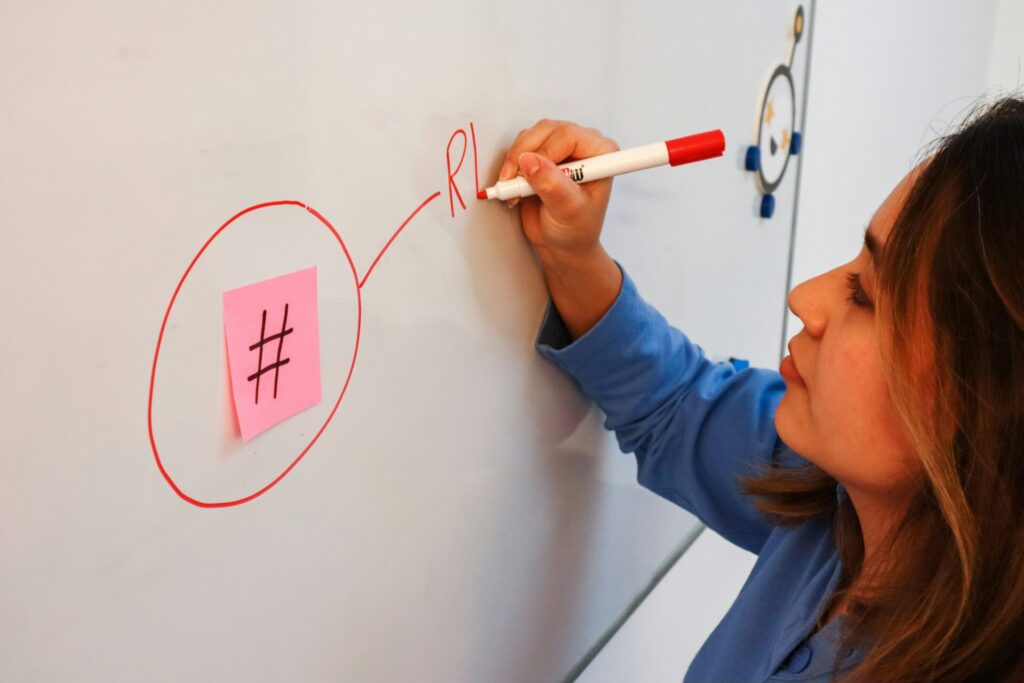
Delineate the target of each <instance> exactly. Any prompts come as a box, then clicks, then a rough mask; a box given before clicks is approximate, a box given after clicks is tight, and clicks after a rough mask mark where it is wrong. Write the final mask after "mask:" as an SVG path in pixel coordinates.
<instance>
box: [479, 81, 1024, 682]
mask: <svg viewBox="0 0 1024 683" xmlns="http://www.w3.org/2000/svg"><path fill="white" fill-rule="evenodd" d="M936 142H937V144H936V147H935V149H934V150H933V153H931V154H930V156H928V157H927V158H925V160H924V161H923V162H921V163H920V164H919V165H918V166H917V167H915V168H914V169H913V170H912V171H911V172H910V173H909V174H908V175H907V176H906V177H905V178H903V180H901V181H900V183H899V184H898V185H897V186H896V187H895V188H894V189H893V191H892V193H891V194H890V195H889V196H888V197H887V198H886V199H885V201H884V202H883V203H882V205H881V206H880V207H879V208H878V211H877V212H876V213H875V215H874V217H873V219H872V221H871V223H870V225H869V226H868V229H867V231H866V233H865V244H864V247H863V248H862V249H861V251H860V253H859V254H857V256H856V257H855V258H854V259H853V260H852V261H850V262H849V263H846V264H843V265H842V266H840V267H838V268H836V269H834V270H831V271H829V272H826V273H823V274H822V275H819V276H818V277H816V278H814V279H812V280H809V281H807V282H804V283H802V284H800V285H799V286H798V287H796V288H795V289H794V290H793V291H792V292H791V293H790V296H789V299H788V304H789V307H790V309H791V310H792V311H793V313H794V314H796V315H797V316H799V317H800V319H801V320H802V322H803V324H804V328H803V330H801V331H800V333H799V334H797V335H796V336H795V337H794V338H793V339H792V340H791V342H790V352H791V354H792V356H791V360H790V359H789V358H787V359H784V361H783V364H782V367H781V369H782V371H783V373H784V374H785V375H786V377H785V379H783V377H781V376H780V374H779V373H777V372H774V371H770V370H766V369H760V368H747V369H744V370H742V371H736V370H735V369H734V368H733V367H732V365H730V364H728V363H717V364H716V363H711V362H709V361H708V360H707V359H706V358H705V356H704V353H703V351H702V349H700V347H699V346H696V345H695V344H693V343H692V342H690V340H689V339H688V338H687V337H686V336H685V335H684V334H683V333H682V332H680V331H679V330H677V329H675V328H673V327H671V326H670V325H668V323H667V322H666V321H665V320H664V318H663V317H662V316H661V315H660V314H658V312H657V311H655V310H654V309H653V308H652V307H651V306H650V305H649V304H647V303H646V302H644V301H643V299H642V298H641V297H640V296H639V294H638V293H637V291H636V287H635V285H634V284H633V282H632V280H631V278H630V277H629V276H628V274H626V273H625V272H624V271H623V270H622V269H621V266H620V265H619V264H618V263H617V262H616V261H614V260H613V259H612V258H611V257H610V256H609V255H608V254H607V253H606V252H605V251H604V249H603V248H602V246H601V244H600V241H599V236H600V232H601V226H602V223H603V221H604V215H605V210H606V208H607V205H608V200H609V196H610V193H611V180H610V179H609V180H601V181H596V182H591V183H587V184H583V185H577V184H575V183H573V182H572V181H571V180H569V179H568V178H566V177H565V176H564V175H562V174H561V173H559V172H558V171H557V170H556V169H555V164H556V163H558V162H561V161H563V160H565V159H567V158H584V157H588V156H593V155H595V154H601V153H605V152H609V151H613V150H615V149H617V148H618V147H617V145H616V144H615V142H614V141H612V140H610V139H608V138H606V137H604V136H603V135H602V134H601V133H599V132H598V131H596V130H594V129H591V128H582V127H580V126H577V125H575V124H572V123H567V122H559V121H550V120H543V121H540V122H539V123H537V124H536V125H534V126H533V127H532V128H530V129H528V130H524V131H523V132H522V133H520V135H519V136H518V137H517V138H516V140H515V141H514V143H513V144H512V146H511V148H510V149H509V151H508V155H507V157H506V160H505V164H504V166H503V168H502V170H501V172H500V174H499V177H500V179H507V178H511V177H513V176H514V175H515V174H516V173H522V174H523V175H524V176H525V177H526V179H527V180H528V181H529V183H530V184H531V185H532V186H533V187H534V189H535V190H536V191H537V196H536V197H528V198H526V199H524V200H522V203H521V205H520V212H521V217H522V225H523V231H524V233H525V235H526V237H527V238H528V239H529V241H530V242H531V243H532V244H533V246H534V248H535V249H536V252H537V254H538V257H539V260H540V263H541V265H542V268H543V272H544V278H545V281H546V283H547V287H548V290H549V293H550V295H551V302H550V303H549V306H548V311H547V315H546V317H545V319H544V322H543V324H542V327H541V330H540V334H539V335H538V339H537V348H538V351H539V352H540V353H541V354H542V355H544V356H545V357H546V358H548V359H549V360H551V361H552V362H553V363H555V364H556V365H558V366H559V367H560V368H562V369H563V370H564V371H565V372H567V373H569V374H570V375H571V376H573V377H574V378H575V379H576V380H577V381H578V382H579V384H580V386H581V388H582V389H583V391H584V392H586V393H587V395H588V396H590V397H591V398H592V399H593V400H594V401H595V402H596V403H597V404H598V405H599V407H601V409H602V410H603V411H604V412H605V414H606V415H607V421H606V423H605V424H606V426H607V427H608V428H609V429H613V430H615V433H616V437H617V438H618V440H619V444H620V446H621V448H622V450H623V451H624V452H633V453H635V455H636V458H637V464H638V480H639V481H640V483H641V484H643V485H644V486H646V487H648V488H650V489H651V490H653V491H655V492H656V493H658V494H660V495H662V496H664V497H666V498H668V499H669V500H672V501H674V502H676V503H677V504H679V505H681V506H682V507H684V508H686V509H687V510H689V511H691V512H693V513H694V514H695V515H697V516H698V517H699V518H700V519H701V520H702V521H703V522H704V523H705V524H707V525H708V526H709V527H711V528H712V529H714V530H715V531H716V532H718V533H720V534H721V535H723V536H724V537H725V538H727V539H728V540H730V541H732V542H733V543H736V544H737V545H739V546H741V547H743V548H746V549H748V550H750V551H752V552H754V553H756V554H757V555H758V560H757V563H756V564H755V566H754V569H753V571H752V572H751V575H750V577H749V578H748V580H747V582H746V584H745V585H744V587H743V589H742V591H741V592H740V594H739V596H738V597H737V599H736V601H735V603H734V604H733V605H732V607H731V608H730V610H729V612H728V613H727V614H726V616H725V617H724V618H723V619H722V621H721V623H720V624H719V625H718V627H717V628H716V629H715V630H714V632H713V633H712V634H711V636H710V637H709V638H708V640H707V642H705V644H704V645H703V647H702V648H701V650H700V652H699V653H698V654H697V656H696V658H695V659H694V661H693V663H692V664H691V666H690V669H689V671H688V672H687V676H686V679H685V680H686V681H715V682H721V681H729V682H738V681H766V680H787V681H793V680H801V681H829V680H840V679H841V680H844V681H871V682H872V683H877V682H886V681H1024V637H1022V634H1024V101H1022V100H1021V99H1017V98H1005V99H1002V100H1000V101H998V102H996V103H995V104H993V105H991V106H988V107H986V108H984V109H983V110H981V111H980V112H977V113H975V114H974V115H972V116H970V117H969V118H968V119H967V122H966V123H965V124H963V125H962V126H961V128H960V129H959V130H957V131H956V132H955V133H953V134H951V135H949V136H947V137H945V138H942V139H940V140H937V141H936ZM515 202H516V200H512V201H511V202H510V205H514V204H515ZM790 363H792V366H791V365H790ZM792 368H795V370H794V369H792Z"/></svg>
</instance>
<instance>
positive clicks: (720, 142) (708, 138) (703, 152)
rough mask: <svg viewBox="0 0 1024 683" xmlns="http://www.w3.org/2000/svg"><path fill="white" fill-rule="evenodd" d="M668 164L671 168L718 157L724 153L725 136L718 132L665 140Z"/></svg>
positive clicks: (710, 131) (713, 131) (711, 131)
mask: <svg viewBox="0 0 1024 683" xmlns="http://www.w3.org/2000/svg"><path fill="white" fill-rule="evenodd" d="M665 146H666V147H668V163H669V164H670V165H672V166H678V165H679V164H689V163H691V162H694V161H701V160H703V159H710V158H712V157H720V156H722V154H723V153H724V152H725V135H723V134H722V131H720V130H709V131H708V132H706V133H697V134H696V135H687V136H686V137H684V138H676V139H675V140H666V141H665Z"/></svg>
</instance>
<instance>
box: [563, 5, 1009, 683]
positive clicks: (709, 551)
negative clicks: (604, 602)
mask: <svg viewBox="0 0 1024 683" xmlns="http://www.w3.org/2000/svg"><path fill="white" fill-rule="evenodd" d="M817 12H818V15H817V17H816V19H815V21H814V25H813V31H814V36H813V40H814V42H813V56H812V62H811V74H810V86H809V103H808V107H807V124H806V128H805V130H804V133H805V137H804V140H805V143H804V145H805V146H804V152H803V154H804V155H805V156H804V159H803V170H802V182H801V189H800V204H799V207H798V219H797V226H796V239H795V252H794V260H793V274H792V279H791V283H792V284H791V287H792V286H795V284H798V283H800V282H802V281H803V280H806V279H808V278H810V277H813V276H815V275H817V274H818V273H821V272H823V271H825V270H829V269H831V268H834V267H836V266H837V265H839V264H841V263H845V262H846V261H848V260H850V259H852V258H853V257H854V256H855V255H856V254H857V252H858V251H859V250H860V242H861V241H862V239H863V230H864V227H865V226H866V225H867V223H868V221H869V220H870V219H871V216H872V214H873V213H874V211H875V209H876V208H877V207H878V205H879V204H880V203H881V202H882V200H883V199H884V198H885V197H886V195H887V194H888V193H889V191H890V190H891V189H892V187H893V186H894V185H895V184H896V183H897V182H898V181H899V179H900V178H901V177H902V176H903V175H904V174H905V173H906V172H907V171H908V170H910V168H911V167H912V165H913V161H914V158H915V156H916V155H917V153H918V151H919V150H920V149H921V147H922V145H924V144H925V143H926V142H927V141H929V140H930V139H932V138H933V137H934V136H935V134H936V133H937V132H941V131H942V129H943V127H944V126H945V125H946V124H948V123H949V122H951V121H953V120H954V119H955V118H956V116H957V115H958V114H959V113H960V112H961V111H962V110H963V109H964V108H966V107H967V106H968V105H970V104H971V103H972V101H973V100H974V98H976V97H977V96H980V95H984V94H986V93H992V92H994V91H995V87H994V86H996V85H999V86H1002V87H1003V88H1013V87H1015V86H1016V84H1017V83H1018V82H1019V81H1020V80H1021V77H1020V76H1019V75H1018V70H1019V69H1022V67H1021V64H1024V60H1022V59H1021V51H1022V48H1021V46H1022V45H1024V1H1022V0H1001V1H1000V2H997V1H995V0H982V1H976V2H969V3H968V2H957V1H954V0H945V1H943V2H935V1H934V0H913V1H905V2H900V3H891V2H883V1H881V0H870V1H867V2H852V1H851V0H845V1H836V0H826V1H825V2H820V3H818V4H817ZM993 37H994V40H993ZM990 46H991V48H990ZM767 61H770V56H769V57H766V65H767ZM1022 73H1024V70H1022ZM788 318H789V319H788V327H787V339H788V338H791V337H793V336H794V335H796V334H797V333H799V332H800V330H801V329H802V327H803V325H802V323H800V321H799V319H797V318H796V317H795V316H792V314H789V315H788ZM754 559H755V558H754V556H753V555H751V554H750V553H748V552H746V551H743V550H740V549H739V548H737V547H735V546H732V545H730V544H728V543H727V542H725V541H724V540H723V539H721V538H720V537H718V536H717V535H715V534H714V532H711V531H709V530H705V531H704V533H702V534H701V536H700V537H699V538H698V539H697V541H696V542H695V543H694V545H693V546H692V547H691V548H690V550H689V551H688V552H687V554H686V555H684V556H683V558H682V559H681V560H680V561H679V562H678V563H677V564H676V566H675V567H674V568H673V569H672V571H670V572H669V574H668V575H667V576H666V577H665V578H664V579H663V580H662V582H661V583H660V584H659V585H658V587H657V588H655V590H654V591H653V592H652V593H651V595H650V596H649V597H648V599H647V600H646V601H645V602H644V603H643V604H642V605H641V606H640V607H639V608H638V609H637V611H636V612H635V613H634V615H633V616H632V617H631V618H630V620H629V621H627V622H626V624H625V625H624V626H623V627H622V629H620V631H619V632H618V633H617V634H616V636H615V637H614V638H612V640H611V641H610V642H609V643H608V645H607V646H606V647H605V648H604V649H603V650H602V651H601V652H600V653H599V654H598V656H597V657H596V658H595V659H594V661H593V663H592V664H591V665H590V666H589V667H588V668H587V669H586V671H584V673H583V675H582V676H581V677H580V679H579V680H580V681H585V682H586V683H604V682H605V681H608V682H611V681H634V680H636V681H639V680H642V681H645V682H649V683H658V682H659V681H676V682H678V681H679V680H680V679H681V678H682V677H683V675H684V673H685V671H686V669H687V667H688V666H689V663H690V661H691V660H692V658H693V656H694V654H696V652H697V650H698V649H699V648H700V646H701V644H702V643H703V641H704V639H705V638H706V637H707V635H708V634H709V633H710V632H711V630H712V629H713V628H714V627H715V626H716V625H717V623H718V621H719V620H720V619H721V617H722V616H723V615H724V614H725V612H726V610H727V609H728V608H729V605H731V603H732V601H733V599H734V598H735V596H736V594H737V593H738V591H739V589H740V587H741V586H742V584H743V582H744V581H745V580H746V576H747V574H748V573H749V571H750V569H751V568H752V567H753V564H754Z"/></svg>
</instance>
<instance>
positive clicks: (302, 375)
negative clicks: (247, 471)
mask: <svg viewBox="0 0 1024 683" xmlns="http://www.w3.org/2000/svg"><path fill="white" fill-rule="evenodd" d="M318 323H319V318H318V315H317V307H316V266H313V267H312V268H306V269H305V270H298V271H295V272H294V273H289V274H288V275H281V276H280V277H275V278H271V279H269V280H263V281H262V282H256V283H253V284H251V285H246V286H244V287H239V288H237V289H231V290H228V291H226V292H224V338H225V340H226V342H227V345H228V370H229V374H230V375H231V395H232V397H233V398H234V400H235V412H236V413H237V414H238V426H239V428H240V429H241V432H242V439H243V440H244V441H248V440H249V439H251V438H252V437H254V436H256V435H257V434H259V433H260V432H262V431H264V430H266V429H269V428H270V427H273V426H274V425H276V424H277V423H278V422H280V421H282V420H284V419H286V418H288V417H291V416H292V415H295V414H296V413H298V412H301V411H303V410H305V409H306V408H309V407H311V406H314V405H316V404H317V403H319V402H320V330H319V324H318Z"/></svg>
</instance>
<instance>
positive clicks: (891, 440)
mask: <svg viewBox="0 0 1024 683" xmlns="http://www.w3.org/2000/svg"><path fill="white" fill-rule="evenodd" d="M916 173H917V169H914V170H913V171H911V172H910V173H908V174H907V176H906V177H904V178H903V180H901V181H900V183H899V184H898V185H897V186H896V187H895V188H894V189H893V191H892V192H891V193H890V194H889V196H888V197H887V198H886V199H885V201H884V202H883V203H882V205H881V206H880V207H878V210H877V211H876V212H875V215H874V218H873V219H872V220H871V224H870V225H869V226H868V231H867V234H868V237H869V238H873V240H874V242H876V243H877V246H878V248H879V249H881V250H884V249H885V243H886V241H887V240H888V237H889V231H890V229H891V228H892V223H893V221H894V220H895V219H896V216H897V215H898V213H899V211H900V208H901V207H902V206H903V202H904V201H905V199H906V196H907V194H908V192H909V190H910V187H911V186H912V184H913V180H914V178H915V177H916ZM873 261H874V259H873V258H872V255H871V253H870V251H869V250H868V248H867V246H866V245H865V246H863V247H862V248H861V250H860V253H858V254H857V256H856V258H854V259H853V260H852V261H850V262H848V263H846V264H844V265H842V266H840V267H838V268H835V269H833V270H830V271H828V272H826V273H822V274H821V275H819V276H817V277H815V278H812V279H810V280H807V281H806V282H803V283H801V284H800V285H798V286H797V287H795V288H794V289H793V291H792V292H790V294H789V299H788V305H789V308H790V309H791V310H792V311H793V313H794V314H795V315H797V316H798V317H799V318H800V320H801V321H803V324H804V329H803V330H802V331H801V332H800V333H799V334H797V335H796V336H795V337H793V338H792V339H791V340H790V344H789V348H790V354H791V356H792V359H793V362H794V364H795V365H796V369H797V371H798V372H799V374H800V376H801V378H802V379H803V381H802V382H798V381H793V380H791V379H788V378H787V379H786V393H785V394H784V396H783V398H782V401H781V402H780V404H779V407H778V410H777V412H776V414H775V428H776V430H777V431H778V433H779V436H780V437H781V438H782V440H783V441H784V442H785V443H786V445H788V446H789V447H790V448H792V449H793V450H794V451H796V452H797V453H799V454H800V455H802V456H803V457H805V458H807V459H808V460H810V461H811V462H813V463H815V464H816V465H818V466H819V467H820V468H821V469H823V470H825V471H826V472H828V473H829V474H830V475H832V476H833V477H834V478H835V479H836V480H838V481H839V483H841V484H842V485H843V487H844V488H846V489H847V491H848V492H849V493H850V495H851V497H854V498H855V502H856V497H857V496H858V495H859V496H861V497H862V498H868V499H876V500H886V499H888V498H889V497H890V496H892V494H893V493H894V492H896V491H898V490H899V489H900V488H902V487H903V486H905V485H906V484H907V483H908V482H909V481H910V479H911V478H912V477H913V475H914V474H915V473H916V472H917V471H918V469H919V467H918V465H917V461H916V459H915V458H914V457H913V456H912V453H913V451H912V448H911V446H910V442H909V440H908V438H907V437H906V433H905V431H904V429H903V427H902V424H901V422H900V421H899V419H898V416H897V414H896V411H895V409H894V408H893V405H892V402H891V400H890V398H889V391H888V387H887V385H886V382H885V379H884V377H883V375H882V362H881V356H880V353H879V348H880V345H879V339H878V331H877V330H876V327H875V311H874V308H873V306H874V305H875V304H876V302H877V299H876V297H877V296H878V287H877V285H878V281H877V278H876V274H875V270H874V264H873ZM848 273H855V274H857V275H858V276H859V290H860V291H857V292H855V291H853V290H852V289H851V285H850V283H849V282H848V275H847V274H848ZM851 296H852V297H853V298H854V300H855V301H850V297H851ZM858 303H866V304H868V306H867V307H864V306H859V305H857V304H858Z"/></svg>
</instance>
